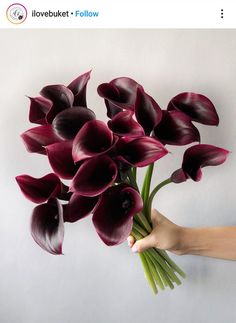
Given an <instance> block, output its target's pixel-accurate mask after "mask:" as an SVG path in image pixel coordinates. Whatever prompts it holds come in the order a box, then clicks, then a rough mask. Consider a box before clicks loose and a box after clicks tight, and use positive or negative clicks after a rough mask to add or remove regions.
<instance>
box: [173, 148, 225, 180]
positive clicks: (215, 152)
mask: <svg viewBox="0 0 236 323" xmlns="http://www.w3.org/2000/svg"><path fill="white" fill-rule="evenodd" d="M228 154H229V151H228V150H225V149H222V148H219V147H215V146H212V145H206V144H199V145H195V146H192V147H190V148H188V149H187V150H186V151H185V153H184V157H183V164H182V171H181V170H178V171H176V172H174V173H173V174H172V177H171V179H172V181H173V182H175V183H180V182H181V181H184V180H186V179H187V178H192V179H193V180H194V181H195V182H198V181H200V179H201V177H202V171H201V168H203V167H205V166H217V165H220V164H223V163H224V162H225V160H226V158H227V156H228ZM183 173H184V175H185V177H186V179H184V175H183ZM181 179H182V180H181Z"/></svg>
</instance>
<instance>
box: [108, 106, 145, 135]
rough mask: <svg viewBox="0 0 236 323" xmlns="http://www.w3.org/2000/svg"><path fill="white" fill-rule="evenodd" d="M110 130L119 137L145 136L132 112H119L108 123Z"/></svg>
mask: <svg viewBox="0 0 236 323" xmlns="http://www.w3.org/2000/svg"><path fill="white" fill-rule="evenodd" d="M108 126H109V128H110V129H111V130H112V131H113V133H115V134H116V135H119V136H130V137H139V136H144V130H143V128H142V127H141V126H140V124H139V123H138V122H136V121H135V120H134V119H133V112H132V111H128V110H126V111H122V112H119V113H118V114H117V115H116V116H114V117H113V118H112V120H109V121H108Z"/></svg>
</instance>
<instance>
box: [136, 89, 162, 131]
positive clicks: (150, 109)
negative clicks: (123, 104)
mask: <svg viewBox="0 0 236 323" xmlns="http://www.w3.org/2000/svg"><path fill="white" fill-rule="evenodd" d="M135 116H136V119H137V121H138V122H139V123H140V124H141V126H142V127H143V129H144V130H145V133H146V134H147V135H148V134H150V132H151V131H152V130H153V128H154V127H155V126H156V125H157V124H158V123H159V122H160V121H161V117H162V110H161V108H160V107H159V105H158V104H157V103H156V101H155V100H154V99H153V98H152V97H151V96H150V95H148V94H147V93H145V92H144V90H143V89H142V88H138V89H137V97H136V101H135Z"/></svg>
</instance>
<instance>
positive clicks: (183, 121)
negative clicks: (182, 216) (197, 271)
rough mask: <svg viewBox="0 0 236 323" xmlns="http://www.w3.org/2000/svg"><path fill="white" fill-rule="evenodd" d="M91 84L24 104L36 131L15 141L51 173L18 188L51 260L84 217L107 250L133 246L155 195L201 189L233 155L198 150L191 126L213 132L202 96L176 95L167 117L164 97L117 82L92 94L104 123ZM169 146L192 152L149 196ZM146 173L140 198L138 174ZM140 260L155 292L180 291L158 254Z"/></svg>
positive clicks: (145, 230)
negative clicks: (207, 174) (194, 184)
mask: <svg viewBox="0 0 236 323" xmlns="http://www.w3.org/2000/svg"><path fill="white" fill-rule="evenodd" d="M90 75H91V71H88V72H86V73H83V74H82V75H79V76H78V77H77V78H75V79H74V80H73V81H72V82H71V83H69V82H68V83H69V85H68V86H65V85H62V84H54V85H47V86H45V87H43V89H42V90H41V92H40V94H41V96H33V97H29V100H30V109H29V121H30V122H31V123H35V124H36V126H35V127H33V128H30V129H29V130H26V131H25V132H24V133H23V134H22V135H21V137H22V139H23V142H24V144H25V146H26V149H27V150H28V151H29V152H31V153H38V154H41V155H45V157H46V158H47V160H48V162H49V167H50V169H51V171H52V172H51V173H48V174H47V175H45V176H41V177H38V178H35V177H32V176H29V175H26V174H24V175H20V176H17V177H16V181H17V183H18V185H19V188H20V190H21V192H22V193H23V194H24V196H25V197H26V198H27V199H28V200H30V201H31V202H33V203H36V204H38V205H37V206H36V207H35V208H34V209H33V212H32V216H31V234H32V237H33V239H34V240H35V242H36V243H37V244H38V245H39V246H40V247H41V248H42V249H44V250H45V251H47V252H49V253H51V254H54V255H60V254H62V248H63V239H64V229H65V228H66V227H67V226H68V225H72V223H74V222H80V221H83V219H84V218H85V217H88V216H91V220H92V223H93V225H94V228H95V230H96V232H97V234H98V237H99V238H100V239H101V241H102V242H104V243H105V244H106V245H108V246H115V245H118V244H120V243H122V242H123V241H125V240H126V238H127V237H128V236H129V235H130V234H132V235H133V237H134V238H135V239H136V240H137V239H141V238H143V237H145V236H147V235H148V234H149V233H150V232H151V230H152V226H151V218H150V214H151V207H152V201H153V198H154V196H155V194H156V193H157V192H158V191H159V189H160V188H162V187H164V186H165V185H167V184H170V183H182V182H185V181H186V180H187V179H192V180H193V181H199V180H200V179H201V178H202V168H204V167H206V166H217V165H220V164H223V163H224V162H225V160H226V158H227V157H228V154H229V151H228V150H226V149H223V148H219V147H216V146H213V145H210V144H202V143H200V139H201V142H202V138H201V136H200V132H199V130H198V128H197V125H196V124H195V122H198V123H201V124H204V125H218V123H219V117H218V114H217V112H216V108H215V106H214V105H213V103H212V101H211V100H210V99H208V98H207V97H206V96H205V95H204V94H197V93H192V92H182V93H180V94H177V95H176V96H174V97H173V98H172V99H171V100H170V101H169V103H168V104H167V109H163V108H161V107H160V105H159V104H158V103H157V102H156V101H155V99H156V97H157V96H160V93H158V92H157V93H153V95H152V94H149V93H147V92H146V90H145V89H144V87H143V86H142V85H141V84H140V83H139V82H138V81H135V80H134V79H132V78H129V77H118V78H115V79H113V80H112V81H110V82H103V83H102V84H100V85H99V86H98V88H97V92H98V95H99V96H100V99H101V102H102V101H103V100H104V103H105V106H106V109H107V116H108V120H106V121H105V119H104V120H98V119H97V118H96V115H95V113H94V112H93V108H94V107H92V106H90V104H89V103H88V102H87V94H86V92H87V87H88V81H89V80H90ZM156 88H157V89H158V86H157V87H156ZM166 145H176V146H185V145H189V146H188V147H187V149H186V151H185V152H184V154H183V161H182V165H180V168H179V169H177V170H176V171H175V172H173V173H172V175H171V176H168V178H167V179H166V180H164V181H162V182H161V183H158V184H156V183H155V185H156V186H155V187H154V188H153V190H152V191H151V178H152V174H153V169H154V164H157V165H158V161H159V160H160V159H162V158H164V157H165V158H168V155H169V154H168V152H169V150H170V152H171V149H169V147H168V149H167V148H166ZM180 148H182V147H180ZM172 156H174V155H173V154H172ZM166 165H168V163H167V164H166ZM146 166H147V170H146V175H145V178H144V181H143V185H142V189H139V186H138V181H137V170H138V168H139V167H146ZM166 167H167V166H166ZM158 174H159V173H158ZM169 174H171V172H170V173H169ZM161 176H162V174H161ZM64 180H67V181H68V180H69V183H68V182H66V183H64ZM79 230H81V227H80V226H79V224H78V231H79ZM139 256H140V258H141V261H142V264H143V268H144V271H145V276H146V278H147V280H148V282H149V284H150V286H151V288H152V290H153V292H154V293H157V291H158V289H164V288H165V287H170V288H171V289H172V288H174V283H175V284H177V285H179V284H181V281H180V279H179V277H178V276H177V275H179V276H181V277H185V274H184V272H183V271H182V270H181V269H180V268H179V267H178V266H177V265H176V264H175V263H174V262H173V260H171V259H170V257H169V256H168V255H167V253H166V252H165V251H164V250H159V249H157V248H151V249H148V250H146V251H145V252H142V253H141V254H139Z"/></svg>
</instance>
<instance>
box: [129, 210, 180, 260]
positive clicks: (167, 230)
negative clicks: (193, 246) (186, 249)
mask: <svg viewBox="0 0 236 323" xmlns="http://www.w3.org/2000/svg"><path fill="white" fill-rule="evenodd" d="M151 220H152V227H153V230H152V232H151V233H150V234H149V235H148V236H146V237H145V238H143V239H141V240H138V241H136V242H135V239H134V237H133V236H131V235H130V236H129V237H128V238H127V240H128V245H129V247H130V248H132V251H133V252H143V251H145V250H146V249H149V248H152V247H154V248H158V249H165V250H169V251H171V252H173V253H175V254H177V255H181V254H182V251H181V233H182V229H183V228H182V227H180V226H178V225H176V224H175V223H173V222H171V221H170V220H168V219H167V218H166V217H165V216H164V215H162V214H161V213H160V212H158V211H157V210H155V209H153V210H152V213H151Z"/></svg>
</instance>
